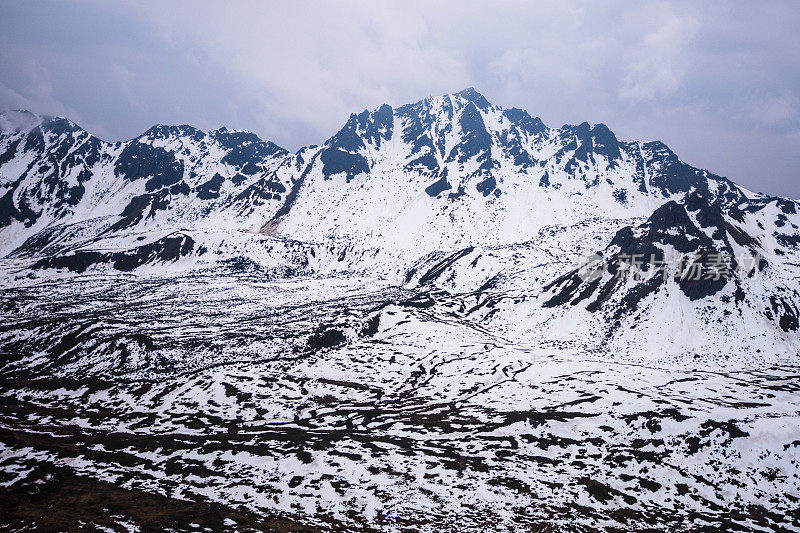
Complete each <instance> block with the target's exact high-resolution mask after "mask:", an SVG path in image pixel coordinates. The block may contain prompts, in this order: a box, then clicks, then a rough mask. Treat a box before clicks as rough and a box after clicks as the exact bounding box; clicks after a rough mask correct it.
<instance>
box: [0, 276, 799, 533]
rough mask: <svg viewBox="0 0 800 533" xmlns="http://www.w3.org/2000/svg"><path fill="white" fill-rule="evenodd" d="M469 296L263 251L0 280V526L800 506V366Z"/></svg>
mask: <svg viewBox="0 0 800 533" xmlns="http://www.w3.org/2000/svg"><path fill="white" fill-rule="evenodd" d="M473 298H474V295H453V294H447V293H444V292H441V291H439V292H435V291H434V292H424V291H420V290H417V291H410V290H405V289H401V288H397V287H392V286H388V285H381V284H376V283H375V282H374V281H370V280H363V279H349V278H336V277H332V278H324V279H319V278H317V279H313V278H308V279H297V278H295V279H293V280H274V281H264V280H263V279H262V278H261V277H258V276H254V275H249V274H246V273H239V274H234V273H228V274H224V275H223V274H214V275H210V274H203V273H196V274H192V275H186V276H182V277H181V276H172V277H169V278H157V277H149V278H145V277H135V276H129V277H127V276H123V275H120V274H115V275H111V276H103V275H92V276H78V277H73V278H68V279H57V280H51V281H38V282H37V281H31V282H30V284H29V285H24V286H21V285H18V286H16V287H8V288H5V289H2V291H1V292H0V306H2V307H0V312H2V316H3V321H2V325H0V358H2V359H0V485H2V488H0V491H2V492H0V501H2V503H0V528H2V529H11V530H25V529H37V528H39V529H43V530H52V529H75V528H78V527H80V526H81V525H91V524H93V527H96V528H97V529H101V530H104V528H109V529H113V530H118V531H125V530H142V531H147V530H160V529H164V528H171V529H173V530H202V529H204V528H210V529H211V530H220V529H230V530H265V531H315V530H320V531H329V530H330V531H454V532H455V531H459V532H461V531H594V530H609V531H611V530H635V531H641V530H647V529H651V530H656V531H660V530H674V529H683V528H688V529H692V530H709V531H717V530H728V531H730V530H742V531H745V530H747V531H750V530H760V531H797V530H800V463H799V462H798V460H799V459H800V395H798V391H800V368H798V367H769V368H747V369H729V370H719V371H708V370H702V369H697V368H670V369H661V368H655V367H650V366H641V365H637V364H633V363H631V362H628V361H626V360H624V359H621V358H617V357H614V354H588V353H580V351H576V350H574V349H570V348H569V347H565V346H557V345H550V344H544V343H534V342H531V343H522V342H518V341H516V342H512V341H510V340H508V339H506V338H503V337H502V336H500V335H498V334H496V332H494V331H492V330H490V329H487V327H486V326H485V325H484V324H482V323H480V321H477V320H475V321H474V320H472V319H470V315H469V313H467V312H465V311H464V310H465V309H469V308H472V307H473V306H474V305H475V304H476V302H474V301H472V299H473Z"/></svg>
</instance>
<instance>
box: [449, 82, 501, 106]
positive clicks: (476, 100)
mask: <svg viewBox="0 0 800 533" xmlns="http://www.w3.org/2000/svg"><path fill="white" fill-rule="evenodd" d="M455 96H460V97H461V98H463V99H464V100H467V101H469V102H472V103H473V104H475V106H477V107H478V108H479V109H486V108H489V107H491V105H492V104H490V103H489V101H488V100H487V99H486V97H485V96H483V95H482V94H481V93H479V92H478V91H476V90H475V88H474V87H467V88H466V89H464V90H463V91H459V92H457V93H456V94H455Z"/></svg>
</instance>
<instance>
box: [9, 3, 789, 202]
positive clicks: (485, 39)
mask: <svg viewBox="0 0 800 533" xmlns="http://www.w3.org/2000/svg"><path fill="white" fill-rule="evenodd" d="M430 4H431V3H430V2H428V3H426V2H414V1H411V2H402V3H400V2H391V3H390V2H380V1H378V2H375V1H371V2H367V1H364V2H348V3H341V2H337V3H333V2H291V3H287V4H285V5H279V4H277V3H276V4H275V5H270V4H266V3H262V2H253V3H252V4H246V3H244V4H243V3H237V4H236V5H235V7H234V6H231V5H224V4H223V3H219V2H185V3H170V4H168V5H166V6H164V5H158V4H155V3H153V4H139V5H136V6H132V5H106V3H101V2H85V3H82V4H77V5H76V4H69V5H67V4H62V3H47V4H39V3H37V2H29V3H20V4H13V5H7V6H5V7H4V16H3V17H2V18H0V73H1V74H0V108H2V109H8V108H26V109H30V110H32V111H35V112H39V113H50V114H59V115H66V116H69V117H70V118H72V119H74V120H75V121H77V122H79V123H80V124H81V125H82V126H84V127H85V128H87V129H88V130H90V131H92V132H93V133H95V134H97V135H99V136H101V137H104V138H106V139H109V140H117V139H123V138H130V137H133V136H135V135H137V134H138V133H140V132H142V131H144V130H145V129H147V128H148V127H149V126H151V125H152V124H154V123H191V124H193V125H196V126H198V127H201V128H205V129H209V128H216V127H219V126H221V125H226V126H229V127H234V128H246V129H250V130H253V131H255V132H256V133H258V134H259V135H261V136H262V137H264V138H267V139H270V140H273V141H275V142H277V143H278V144H281V145H282V146H285V147H287V148H289V149H297V148H299V147H300V146H303V145H307V144H314V143H319V142H321V141H323V140H325V139H326V138H327V137H329V136H330V135H332V134H333V133H334V132H335V131H336V130H337V129H338V128H339V127H341V125H342V124H343V123H344V121H345V120H346V119H347V116H348V115H349V114H350V113H351V112H354V111H360V110H362V109H364V108H374V107H377V106H379V105H380V104H382V103H384V102H386V103H389V104H392V105H402V104H404V103H408V102H413V101H417V100H419V99H421V98H423V97H425V96H428V95H431V94H441V93H447V92H455V91H458V90H460V89H463V88H464V87H467V86H475V87H476V88H477V89H478V90H479V91H481V92H482V93H484V94H485V95H486V97H487V98H488V99H489V100H490V101H492V102H494V103H497V104H500V105H504V106H517V107H523V108H525V109H527V110H528V111H530V112H531V113H532V114H534V115H538V116H540V117H541V118H542V119H543V120H544V121H545V122H546V123H547V124H550V125H554V126H558V125H561V124H563V123H578V122H582V121H584V120H586V121H589V122H605V123H606V124H608V125H609V127H611V129H612V130H614V131H615V132H616V133H617V135H618V136H620V137H621V138H625V139H645V140H647V139H661V140H663V141H665V142H666V143H667V144H669V145H670V146H671V147H672V148H673V149H674V150H675V151H676V152H677V153H678V154H679V155H680V156H681V157H682V158H683V159H684V160H686V161H687V162H689V163H691V164H694V165H696V166H700V167H704V168H709V169H710V170H712V171H714V172H717V173H721V174H723V175H727V176H728V177H730V178H731V179H733V180H734V181H737V182H739V183H741V184H742V185H744V186H746V187H749V188H751V189H754V190H759V191H764V192H768V193H772V194H781V195H787V196H792V197H795V198H800V41H798V39H797V38H796V37H795V33H796V27H798V26H799V25H800V10H798V9H797V8H796V7H795V6H793V4H792V3H777V2H775V3H773V2H760V3H745V2H741V3H738V2H724V3H723V2H713V1H712V2H706V3H702V4H697V3H691V2H685V3H684V2H662V3H655V2H654V3H641V4H631V3H629V2H622V1H619V2H613V1H612V2H606V3H603V5H602V6H594V5H591V4H589V3H585V2H569V1H567V2H564V1H559V2H537V3H535V4H530V3H527V2H510V1H505V2H499V3H491V4H489V3H485V2H469V1H467V2H440V3H436V4H435V5H430Z"/></svg>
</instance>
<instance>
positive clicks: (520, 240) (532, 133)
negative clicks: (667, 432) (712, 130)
mask: <svg viewBox="0 0 800 533" xmlns="http://www.w3.org/2000/svg"><path fill="white" fill-rule="evenodd" d="M0 195H2V196H0V207H1V209H0V236H2V239H0V241H1V242H2V247H0V253H2V254H3V255H5V256H7V257H8V258H10V259H14V260H15V262H14V264H15V265H16V267H18V268H19V267H21V266H24V265H28V266H33V267H34V271H37V272H44V271H48V272H49V271H59V270H62V271H63V270H67V271H73V272H84V271H86V270H89V269H97V268H106V267H110V268H114V269H117V270H122V271H131V270H134V269H137V270H141V267H144V266H146V265H150V266H154V265H156V266H157V265H160V266H157V267H156V268H161V267H163V266H164V264H165V263H168V264H173V263H174V265H175V267H179V268H205V267H210V266H212V265H214V264H218V263H225V264H233V263H236V264H240V265H241V264H244V263H247V264H250V265H252V266H253V267H254V268H260V269H263V270H264V271H265V272H272V273H273V274H272V275H286V274H287V273H291V274H303V275H318V274H325V275H328V274H331V273H360V274H364V273H369V274H370V275H371V276H374V277H379V278H381V279H386V280H391V281H393V282H396V283H398V284H407V283H418V282H420V281H424V282H426V283H428V284H430V283H433V284H435V285H438V286H440V287H442V288H445V289H448V290H455V291H461V292H464V291H475V290H478V289H480V288H484V289H485V288H487V287H488V286H489V285H491V286H492V287H493V289H494V290H495V291H496V292H497V291H501V292H503V293H507V292H509V291H510V292H520V293H522V295H521V296H520V297H519V298H516V299H515V300H514V301H516V302H517V303H516V304H514V305H512V306H511V307H512V308H513V310H509V311H508V313H509V316H510V315H512V314H513V315H517V316H520V315H519V313H521V312H522V313H524V316H525V317H526V318H524V319H521V318H520V319H518V320H512V319H510V318H509V317H505V318H502V319H500V318H497V315H498V313H500V314H502V312H501V310H499V309H495V311H496V313H495V314H494V315H493V316H494V317H495V318H494V319H492V318H491V317H490V318H489V319H488V320H490V321H491V320H496V321H497V322H498V326H499V327H500V328H501V329H503V330H506V329H514V330H515V331H517V334H519V335H522V336H523V338H529V337H530V335H531V330H534V329H535V330H537V331H539V332H540V331H541V330H542V329H543V328H544V329H548V330H550V329H552V330H553V333H552V334H553V335H555V336H559V335H563V334H564V332H568V335H569V336H570V337H571V338H572V339H573V340H575V341H578V342H582V343H584V344H585V345H586V346H591V348H592V349H608V347H609V346H610V345H609V344H608V343H609V342H611V345H613V346H616V347H615V348H614V349H615V350H622V351H627V352H629V351H631V346H633V347H635V348H634V350H633V351H639V352H641V350H639V349H638V347H637V344H638V343H632V342H630V339H629V338H628V337H627V336H625V335H623V336H622V337H621V338H620V339H619V342H617V343H616V344H615V342H614V341H615V337H616V336H618V335H620V334H621V333H624V332H625V331H626V330H630V329H632V328H635V327H639V328H640V331H642V330H647V331H651V332H652V335H647V338H649V339H654V338H655V339H656V340H655V341H654V342H655V344H656V345H658V347H657V348H654V349H655V350H656V351H657V352H659V353H660V354H661V355H663V356H665V357H674V356H678V355H682V356H686V355H691V356H694V357H696V356H699V354H701V355H702V354H704V353H707V352H709V351H710V352H712V353H714V354H720V353H725V354H726V357H731V355H730V354H731V353H735V354H741V355H739V356H742V357H746V358H751V357H757V358H759V359H761V358H763V357H768V356H767V355H766V354H778V355H783V354H790V355H791V356H794V355H796V354H797V350H798V342H797V339H798V336H797V327H798V326H797V323H798V305H800V295H798V292H797V285H796V283H797V278H798V264H800V257H799V256H798V254H799V253H800V252H798V246H800V230H798V224H800V215H798V209H800V204H798V203H797V202H796V201H793V200H790V199H786V198H778V197H771V196H767V195H764V194H758V193H753V192H751V191H748V190H746V189H744V188H742V187H740V186H738V185H736V184H734V183H733V182H731V181H730V180H728V179H726V178H723V177H720V176H717V175H715V174H713V173H711V172H709V171H706V170H701V169H697V168H694V167H692V166H690V165H688V164H687V163H685V162H683V161H681V160H680V159H679V158H678V156H677V155H676V154H675V153H674V152H672V151H671V150H670V149H669V147H667V146H666V145H664V144H663V143H661V142H658V141H653V142H636V141H620V140H619V139H617V137H616V136H615V135H614V133H613V132H612V131H611V130H610V129H609V128H608V127H607V126H605V125H604V124H595V125H590V124H588V123H583V124H580V125H577V126H573V125H564V126H561V127H559V128H551V127H548V126H546V125H545V124H544V123H543V122H542V121H541V120H540V119H538V118H536V117H533V116H531V115H529V114H528V113H527V112H526V111H524V110H521V109H517V108H510V109H503V108H501V107H499V106H496V105H493V104H491V103H489V102H488V101H487V100H486V98H485V97H484V96H483V95H481V94H480V93H478V92H477V91H475V90H474V89H472V88H469V89H466V90H464V91H461V92H459V93H455V94H451V95H445V96H438V97H430V98H426V99H425V100H422V101H420V102H417V103H414V104H409V105H404V106H402V107H398V108H396V109H394V108H392V107H390V106H388V105H383V106H381V107H379V108H378V109H376V110H373V111H367V110H365V111H363V112H361V113H359V114H353V115H351V116H350V118H349V119H348V120H347V122H346V123H345V125H344V126H343V127H342V129H341V130H339V131H338V132H337V133H336V134H335V135H333V136H332V137H331V138H330V139H328V140H327V141H326V142H325V143H323V144H322V145H320V146H310V147H307V148H302V149H300V150H298V151H297V152H296V153H290V152H288V151H287V150H284V149H282V148H280V147H279V146H277V145H275V144H274V143H272V142H269V141H263V140H261V139H259V138H258V137H257V136H256V135H254V134H252V133H249V132H245V131H232V130H227V129H226V128H221V129H219V130H215V131H212V132H203V131H200V130H198V129H196V128H193V127H191V126H185V125H183V126H164V125H158V126H154V127H152V128H150V129H149V130H148V131H146V132H145V133H143V134H142V135H140V136H138V137H136V138H134V139H131V140H130V141H126V142H117V143H108V142H105V141H102V140H100V139H98V138H96V137H94V136H92V135H90V134H89V133H87V132H86V131H84V130H83V129H81V128H80V127H79V126H77V125H76V124H74V123H73V122H71V121H69V120H68V119H65V118H54V117H41V116H37V115H34V114H32V113H29V112H25V111H21V112H6V113H3V114H2V115H0ZM556 242H558V245H557V248H554V247H553V245H554V244H555V243H556ZM620 250H627V251H628V252H635V251H639V252H642V253H643V252H644V251H646V252H647V253H648V254H651V253H657V254H659V255H660V256H661V257H663V255H664V253H667V254H668V255H669V254H687V253H697V252H698V250H699V251H701V252H703V253H704V254H706V257H707V256H708V254H718V253H725V254H727V255H728V256H729V257H731V258H732V259H733V261H734V263H735V258H736V257H737V256H739V257H741V256H742V254H747V255H748V257H758V265H756V266H758V267H759V268H757V269H756V270H757V272H756V271H750V272H748V273H747V274H748V275H747V276H742V275H741V272H739V275H738V276H732V277H731V276H728V277H726V278H725V279H723V280H721V281H720V280H716V282H713V283H712V282H706V281H703V280H701V281H697V282H694V283H692V282H690V281H685V280H684V281H683V282H680V283H676V282H675V275H674V273H669V274H665V275H662V276H661V277H660V278H659V279H658V280H653V279H648V280H647V281H646V282H644V281H642V280H638V279H626V280H615V281H614V283H609V281H608V280H606V282H605V284H604V285H603V287H602V289H600V288H598V284H599V283H600V281H599V280H594V281H593V282H592V284H591V285H590V286H586V283H583V281H582V280H579V279H577V277H576V276H577V274H576V273H575V272H577V271H573V274H571V276H572V278H569V276H570V274H568V271H570V266H573V267H574V265H575V264H576V260H577V258H579V257H580V256H581V255H582V254H591V253H593V252H601V255H602V253H605V254H606V255H608V254H612V255H613V253H615V252H616V253H619V252H620ZM603 251H605V252H603ZM448 254H455V255H457V258H455V256H454V258H453V260H451V261H449V262H448V263H447V265H446V266H445V267H444V268H442V269H441V272H438V275H437V276H435V279H434V277H433V276H430V275H429V276H427V277H424V276H421V274H422V273H423V272H422V270H423V269H424V268H425V267H427V266H430V265H429V263H430V262H431V261H434V260H435V259H437V258H439V257H440V256H446V255H448ZM751 270H752V269H751ZM615 272H616V269H615ZM27 274H28V272H27V271H26V275H27ZM415 274H417V275H416V276H415ZM756 274H757V275H756ZM565 275H566V277H564V276H565ZM606 277H607V278H609V277H614V278H617V277H619V276H611V275H610V273H607V274H606ZM423 278H424V279H423ZM568 279H571V281H569V282H567V281H565V280H568ZM679 281H680V280H679ZM487 284H488V285H487ZM552 291H556V292H557V293H558V294H557V295H555V296H554V295H551V294H549V292H552ZM534 300H535V303H532V302H533V301H534ZM501 308H502V304H501ZM675 320H678V321H679V325H678V328H679V329H681V330H683V331H684V333H682V334H680V335H678V336H679V337H681V341H680V342H679V343H678V342H677V339H676V338H675V337H674V336H675V335H676V333H677V332H676V331H674V330H670V329H669V328H666V329H665V328H663V323H664V322H665V321H666V322H669V323H672V324H673V325H674V322H675ZM687 328H688V329H690V330H691V331H692V333H691V335H688V337H687V335H686V334H685V330H686V329H687ZM598 331H600V334H599V335H598ZM559 332H561V333H559ZM636 335H637V337H638V336H639V332H637V333H636ZM662 337H666V338H662ZM745 338H746V339H747V340H746V342H745V341H743V340H742V339H745ZM667 345H672V347H670V348H665V346H667ZM754 350H759V351H758V352H757V353H758V354H760V355H758V356H756V355H754V354H755V353H756V352H754ZM649 351H650V350H648V352H649ZM751 352H752V353H751ZM778 359H781V357H780V356H777V359H776V360H778Z"/></svg>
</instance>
